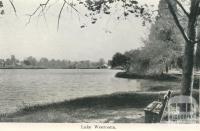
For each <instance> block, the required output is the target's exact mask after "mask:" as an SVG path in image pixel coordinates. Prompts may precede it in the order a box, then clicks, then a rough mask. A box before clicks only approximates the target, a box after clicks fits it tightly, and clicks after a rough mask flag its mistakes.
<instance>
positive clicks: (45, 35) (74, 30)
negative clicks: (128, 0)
mask: <svg viewBox="0 0 200 131" xmlns="http://www.w3.org/2000/svg"><path fill="white" fill-rule="evenodd" d="M41 1H45V0H14V3H15V6H16V9H17V15H18V16H17V17H15V15H14V13H13V10H12V8H11V6H10V5H9V4H8V3H7V2H8V0H3V2H4V4H5V5H4V6H5V12H6V14H5V15H4V16H3V17H1V18H0V28H1V31H0V40H1V42H0V47H1V48H0V58H6V57H9V56H10V55H12V54H14V55H15V56H16V57H17V58H19V59H23V58H25V57H27V56H34V57H36V58H37V59H39V58H41V57H47V58H49V59H52V58H55V59H70V60H93V61H97V60H99V59H100V58H104V59H105V60H108V59H111V58H112V56H113V54H114V53H116V52H124V51H128V50H130V49H135V48H139V47H141V46H142V45H143V44H142V42H141V38H145V36H147V35H148V30H149V27H142V24H141V21H140V20H139V19H137V18H134V17H131V18H129V20H120V21H117V20H116V16H115V15H113V16H109V17H108V16H102V19H101V20H99V21H97V23H96V24H93V25H92V24H88V23H87V22H88V21H89V20H88V19H87V18H85V17H80V20H79V17H78V16H77V15H76V13H75V12H73V11H72V13H71V10H70V9H68V8H65V9H64V10H63V14H62V17H61V20H60V29H59V30H58V31H57V29H56V26H57V16H58V12H59V10H58V9H60V6H61V3H60V4H59V3H57V4H56V5H54V6H53V7H52V8H50V10H49V11H48V13H47V14H46V21H45V19H44V18H43V17H40V18H38V17H33V18H32V19H31V22H30V24H29V25H27V26H26V22H27V21H28V16H26V14H28V13H31V12H33V10H34V9H35V8H37V6H38V4H39V3H41ZM54 1H55V0H52V3H53V2H54ZM60 1H62V0H60ZM141 1H142V2H144V1H145V2H147V3H151V4H155V5H157V3H158V0H141ZM83 14H84V13H83ZM83 23H86V24H88V26H87V28H84V29H81V28H80V25H82V24H83ZM107 31H109V32H112V33H106V32H107Z"/></svg>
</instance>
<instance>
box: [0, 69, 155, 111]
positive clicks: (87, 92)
mask: <svg viewBox="0 0 200 131" xmlns="http://www.w3.org/2000/svg"><path fill="white" fill-rule="evenodd" d="M116 72H117V71H116V70H108V69H105V70H104V69H103V70H93V69H91V70H86V69H84V70H83V69H82V70H79V69H75V70H70V69H38V70H37V69H34V70H31V69H26V70H24V69H8V70H6V69H3V70H0V113H8V112H14V111H16V110H19V108H23V107H24V106H25V105H34V104H44V103H51V102H58V101H63V100H69V99H74V98H78V97H85V96H94V95H102V94H111V93H115V92H129V91H142V90H145V89H146V88H145V85H149V83H154V84H155V82H150V81H147V80H146V81H144V80H143V82H142V83H141V80H129V79H121V78H115V77H114V76H115V74H116ZM144 83H146V84H145V85H144Z"/></svg>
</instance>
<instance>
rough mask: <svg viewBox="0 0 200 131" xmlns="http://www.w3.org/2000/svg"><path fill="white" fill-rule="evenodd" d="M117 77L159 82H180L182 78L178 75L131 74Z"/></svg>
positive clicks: (119, 74) (121, 73) (124, 73)
mask: <svg viewBox="0 0 200 131" xmlns="http://www.w3.org/2000/svg"><path fill="white" fill-rule="evenodd" d="M115 76H116V77H119V78H129V79H150V80H158V81H180V80H181V76H180V75H176V74H173V75H172V74H149V75H141V74H136V73H130V72H118V73H117V74H116V75H115Z"/></svg>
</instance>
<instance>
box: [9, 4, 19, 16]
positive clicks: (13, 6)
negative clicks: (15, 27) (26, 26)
mask: <svg viewBox="0 0 200 131" xmlns="http://www.w3.org/2000/svg"><path fill="white" fill-rule="evenodd" d="M9 2H10V4H11V6H12V8H13V10H14V12H15V16H17V11H16V8H15V5H14V3H13V1H11V0H9Z"/></svg>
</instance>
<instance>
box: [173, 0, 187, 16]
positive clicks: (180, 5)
mask: <svg viewBox="0 0 200 131" xmlns="http://www.w3.org/2000/svg"><path fill="white" fill-rule="evenodd" d="M175 1H176V3H177V4H178V5H179V7H180V8H181V9H182V10H183V12H184V13H185V15H186V16H187V17H189V13H188V12H187V11H186V10H185V8H184V7H183V5H182V4H181V3H180V2H179V1H178V0H175Z"/></svg>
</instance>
